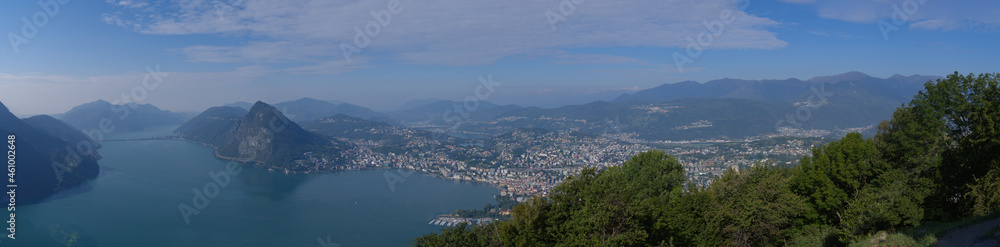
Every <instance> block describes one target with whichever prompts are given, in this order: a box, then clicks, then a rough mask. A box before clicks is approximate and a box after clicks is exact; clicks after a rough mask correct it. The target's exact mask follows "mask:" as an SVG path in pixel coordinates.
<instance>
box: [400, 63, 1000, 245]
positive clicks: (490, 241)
mask: <svg viewBox="0 0 1000 247" xmlns="http://www.w3.org/2000/svg"><path fill="white" fill-rule="evenodd" d="M998 81H1000V74H983V75H980V76H973V75H968V76H962V75H959V74H957V73H956V74H953V75H950V76H948V78H947V79H943V80H938V81H936V82H928V83H926V84H925V88H926V89H925V90H924V91H921V92H920V93H919V94H918V95H917V96H916V97H914V99H913V100H912V101H911V102H910V103H909V104H907V105H905V106H903V107H900V108H899V109H897V110H896V111H895V112H894V113H893V117H892V119H891V120H890V121H885V122H882V123H881V124H880V125H879V126H878V133H877V134H876V136H875V137H874V138H872V139H864V138H863V137H862V135H861V134H858V133H851V134H848V135H846V136H845V137H843V138H842V139H841V140H838V141H834V142H831V143H828V144H826V145H823V146H821V147H816V148H814V149H813V153H812V156H810V157H803V158H802V160H801V162H800V163H801V164H800V165H798V166H795V167H791V168H786V167H779V166H774V165H770V164H756V165H755V166H754V167H752V168H751V169H748V170H744V171H735V170H730V171H728V172H727V173H725V174H724V175H723V176H721V177H719V178H717V179H716V180H714V181H713V183H712V184H710V185H709V186H707V187H704V188H701V187H697V186H694V185H689V186H687V188H682V187H683V186H681V185H682V184H683V183H684V182H685V181H684V180H683V169H681V166H680V164H678V163H677V161H676V160H675V159H673V158H672V157H671V156H669V155H665V154H664V153H663V152H659V151H652V152H645V153H642V154H639V155H637V156H635V157H633V158H632V159H631V160H629V161H627V162H625V163H624V164H622V166H620V167H611V168H608V169H605V170H602V171H598V170H596V169H594V168H587V169H584V170H583V171H582V172H581V173H580V174H578V175H576V176H571V177H569V178H567V179H566V180H565V181H564V182H563V183H562V184H560V185H558V186H556V188H554V189H553V190H552V194H551V195H550V196H549V197H547V198H540V197H538V198H533V199H532V200H530V201H529V202H527V203H522V204H519V205H517V206H516V207H515V208H514V210H513V211H512V217H511V219H510V220H508V221H501V222H493V223H491V224H488V225H483V226H476V227H468V226H464V225H463V226H460V227H456V228H450V229H445V230H444V231H443V232H442V233H441V234H429V235H425V236H423V237H421V238H419V239H418V240H417V244H418V245H419V246H651V245H660V246H667V245H670V246H673V245H676V246H778V245H791V246H847V245H849V244H850V245H852V246H853V245H861V246H871V245H888V246H930V245H933V244H935V242H936V241H937V240H936V237H937V236H936V235H938V234H940V232H935V231H927V230H926V229H925V231H923V233H920V232H917V234H913V233H899V232H896V231H897V229H913V228H916V227H919V226H920V225H921V223H927V221H926V220H951V219H962V218H966V217H968V216H975V215H993V216H992V217H995V215H996V214H998V213H1000V211H997V210H1000V155H998V154H1000V89H998ZM931 225H933V224H931Z"/></svg>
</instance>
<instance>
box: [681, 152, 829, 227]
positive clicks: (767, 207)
mask: <svg viewBox="0 0 1000 247" xmlns="http://www.w3.org/2000/svg"><path fill="white" fill-rule="evenodd" d="M790 175H791V174H790V172H789V171H788V170H787V168H780V167H777V166H773V165H770V164H755V165H754V167H752V168H751V169H748V170H744V171H740V172H737V171H735V170H729V171H728V172H726V173H725V174H724V175H722V177H719V178H718V179H716V180H715V181H713V182H712V185H711V186H710V187H709V188H708V192H709V197H710V198H711V199H710V200H711V206H710V208H709V210H708V212H706V213H705V218H706V220H707V222H708V224H707V227H706V231H705V232H704V233H703V234H705V236H703V238H709V239H708V240H704V241H701V243H699V244H702V245H705V244H708V245H715V246H718V245H724V246H779V245H783V243H784V242H785V241H786V240H787V239H789V235H790V231H789V230H790V229H791V228H792V227H794V226H796V223H797V219H798V218H801V217H802V216H804V215H806V214H808V212H809V211H810V208H809V207H808V206H807V204H806V203H805V200H804V199H802V198H801V197H799V196H798V195H796V194H795V193H792V191H791V190H790V188H789V182H790V179H791V176H790ZM713 240H714V241H718V242H716V243H711V242H712V241H713Z"/></svg>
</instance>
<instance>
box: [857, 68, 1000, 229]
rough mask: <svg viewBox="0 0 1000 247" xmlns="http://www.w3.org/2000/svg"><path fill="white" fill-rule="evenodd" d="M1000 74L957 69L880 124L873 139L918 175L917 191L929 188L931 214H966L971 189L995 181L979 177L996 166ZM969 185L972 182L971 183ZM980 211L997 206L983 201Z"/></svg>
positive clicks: (887, 154)
mask: <svg viewBox="0 0 1000 247" xmlns="http://www.w3.org/2000/svg"><path fill="white" fill-rule="evenodd" d="M998 81H1000V74H981V75H979V76H974V75H972V74H969V75H966V76H963V75H960V74H958V73H957V72H956V73H954V74H952V75H949V76H948V77H947V78H946V79H943V80H942V79H939V80H937V81H936V82H927V83H925V84H924V87H925V89H924V90H923V91H921V92H920V93H919V94H917V95H916V96H915V97H914V99H913V100H912V101H911V102H910V103H909V104H907V105H905V106H903V107H900V108H899V109H898V110H896V112H895V113H893V118H892V120H891V121H888V122H883V123H882V124H880V126H879V133H878V134H877V135H876V137H875V140H876V142H877V143H878V145H879V147H880V149H882V150H883V154H884V157H885V159H886V160H887V161H888V162H890V163H893V164H898V165H899V166H900V167H902V168H904V169H906V171H907V172H908V173H910V174H913V175H916V176H917V177H918V178H919V179H918V180H916V181H917V182H918V183H917V185H918V186H917V187H916V188H917V189H918V190H919V191H929V192H931V193H930V194H932V195H933V196H932V197H930V198H928V200H927V203H926V204H927V205H926V206H927V207H929V208H931V210H932V212H933V214H934V217H935V218H938V219H944V220H947V219H950V218H957V217H963V216H967V215H968V214H969V212H972V210H971V209H972V207H974V206H973V204H975V203H976V202H977V200H978V202H984V203H985V202H988V201H990V200H979V199H977V198H979V197H981V196H983V195H987V194H988V193H978V192H977V193H973V192H974V190H975V188H990V187H991V186H992V185H988V184H983V185H975V184H977V183H989V182H991V181H996V180H992V179H982V178H983V176H985V175H987V174H989V173H990V172H991V171H992V170H996V169H998V168H1000V160H998V158H1000V156H998V155H997V154H998V153H1000V87H998ZM970 184H971V186H970ZM981 207H984V210H995V209H1000V205H998V204H996V203H993V204H992V205H981Z"/></svg>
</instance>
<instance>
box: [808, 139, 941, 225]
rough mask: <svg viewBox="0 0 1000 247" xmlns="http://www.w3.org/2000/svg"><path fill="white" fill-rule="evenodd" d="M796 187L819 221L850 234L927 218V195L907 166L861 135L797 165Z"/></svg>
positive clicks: (819, 149)
mask: <svg viewBox="0 0 1000 247" xmlns="http://www.w3.org/2000/svg"><path fill="white" fill-rule="evenodd" d="M795 171H796V174H795V178H794V179H793V182H792V187H793V189H794V190H795V192H796V193H798V194H799V195H802V196H804V197H805V198H807V201H808V202H809V204H810V206H811V207H812V208H814V209H815V210H816V212H817V215H816V220H817V222H816V223H819V224H824V225H831V226H835V227H837V228H839V229H841V231H842V233H843V234H844V235H845V236H847V237H853V236H857V235H861V234H866V233H871V232H873V231H877V230H884V229H890V228H893V227H897V226H904V225H910V226H915V225H917V224H919V222H920V220H921V219H923V213H924V212H923V209H922V208H921V207H920V206H921V204H922V203H923V199H924V197H925V193H923V192H920V191H918V190H914V189H912V187H913V185H914V184H916V182H914V180H913V178H912V177H911V176H909V175H908V174H907V173H906V172H905V169H901V168H896V167H893V166H892V165H891V164H889V163H887V162H885V161H884V160H883V159H882V154H881V152H880V150H879V149H878V147H877V145H876V143H875V142H874V141H872V140H865V139H864V138H863V137H862V136H861V134H858V133H850V134H847V136H845V137H844V138H843V139H840V140H838V141H835V142H831V143H829V144H827V145H825V146H822V147H817V148H814V149H813V156H812V157H806V158H803V159H802V162H801V165H799V166H798V167H796V168H795Z"/></svg>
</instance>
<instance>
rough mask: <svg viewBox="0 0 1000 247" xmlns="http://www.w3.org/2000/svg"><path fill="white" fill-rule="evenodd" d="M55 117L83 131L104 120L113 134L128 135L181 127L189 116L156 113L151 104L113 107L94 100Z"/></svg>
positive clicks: (155, 108)
mask: <svg viewBox="0 0 1000 247" xmlns="http://www.w3.org/2000/svg"><path fill="white" fill-rule="evenodd" d="M58 118H59V120H62V121H64V122H66V123H68V124H69V125H71V126H73V127H75V128H77V129H81V130H85V131H86V130H93V129H98V128H100V127H101V126H102V121H104V122H105V123H111V126H114V127H113V131H122V132H132V131H141V130H145V129H148V128H151V127H157V126H170V125H177V124H181V123H183V122H184V121H185V120H187V119H189V118H190V117H188V116H187V115H186V114H182V113H174V112H170V111H165V110H160V108H157V107H156V106H153V105H151V104H141V105H140V104H126V105H114V104H111V103H110V102H107V101H104V100H98V101H94V102H90V103H86V104H82V105H79V106H76V107H73V109H70V110H69V111H68V112H66V113H64V114H60V115H58Z"/></svg>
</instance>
